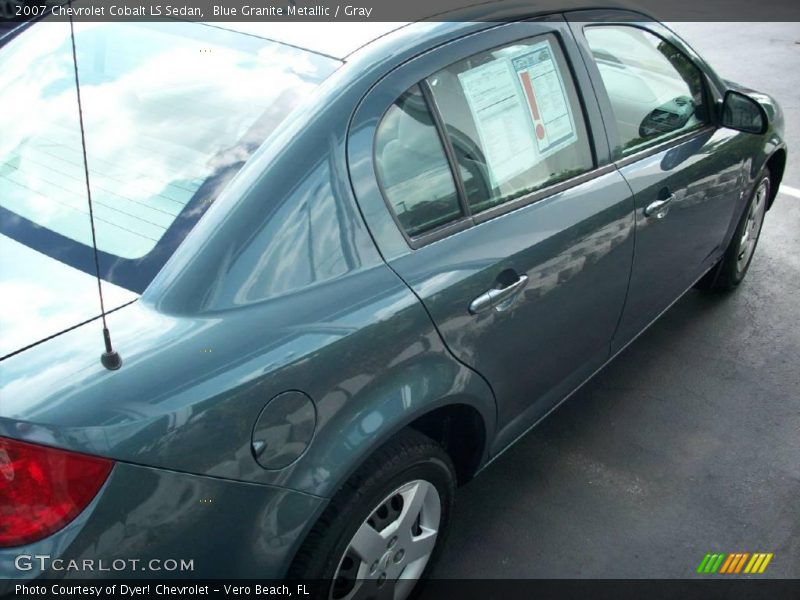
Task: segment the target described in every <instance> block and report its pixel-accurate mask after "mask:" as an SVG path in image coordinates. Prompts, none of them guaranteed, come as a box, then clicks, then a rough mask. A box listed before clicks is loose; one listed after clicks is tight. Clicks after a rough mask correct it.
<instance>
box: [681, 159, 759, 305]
mask: <svg viewBox="0 0 800 600" xmlns="http://www.w3.org/2000/svg"><path fill="white" fill-rule="evenodd" d="M771 185H772V181H771V179H770V173H769V170H768V169H764V171H763V172H762V174H761V176H760V177H759V178H758V179H757V180H756V184H755V185H754V186H753V192H752V193H751V194H750V198H749V199H748V201H747V204H746V205H745V207H744V210H743V211H742V216H741V217H740V219H739V224H738V225H737V227H736V231H735V232H734V234H733V237H732V238H731V241H730V243H729V244H728V248H727V249H726V250H725V254H723V256H722V259H721V260H720V261H719V263H718V264H717V266H716V267H714V268H713V269H711V270H710V271H709V272H708V273H706V274H705V276H704V277H703V278H702V279H700V281H698V282H697V284H696V285H695V287H696V288H698V289H700V290H707V291H712V292H730V291H731V290H734V289H736V288H737V287H738V286H739V284H740V283H741V282H742V280H743V279H744V277H745V275H747V271H748V269H749V268H750V263H751V262H752V261H753V256H755V251H756V247H757V246H758V240H759V238H760V237H761V228H762V225H763V221H764V213H765V212H766V205H767V202H768V201H769V196H770V191H771ZM759 199H760V200H759ZM759 201H760V202H763V207H761V208H760V209H759V211H760V213H759V214H760V217H758V218H759V221H758V226H757V228H756V229H755V237H754V239H752V240H749V241H752V248H750V249H749V252H748V254H747V256H743V254H744V252H745V251H746V242H745V243H743V241H744V240H745V238H744V235H745V231H746V230H747V229H748V227H749V226H750V225H751V222H750V217H751V214H752V210H753V209H754V206H758V202H759ZM740 257H742V258H740Z"/></svg>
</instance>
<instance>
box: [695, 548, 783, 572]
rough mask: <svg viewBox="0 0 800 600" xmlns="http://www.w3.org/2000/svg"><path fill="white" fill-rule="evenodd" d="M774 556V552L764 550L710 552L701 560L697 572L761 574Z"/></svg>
mask: <svg viewBox="0 0 800 600" xmlns="http://www.w3.org/2000/svg"><path fill="white" fill-rule="evenodd" d="M772 556H773V554H772V553H764V552H754V553H753V554H750V553H749V552H734V553H732V554H724V553H718V554H711V553H709V554H706V555H705V556H704V557H703V560H702V561H700V565H699V566H698V567H697V572H698V573H702V574H708V575H713V574H714V573H719V574H720V575H737V574H740V573H741V574H745V573H748V574H760V573H763V572H764V571H765V570H766V568H767V565H768V564H769V562H770V561H771V560H772Z"/></svg>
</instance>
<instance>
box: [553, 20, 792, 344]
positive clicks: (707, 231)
mask: <svg viewBox="0 0 800 600" xmlns="http://www.w3.org/2000/svg"><path fill="white" fill-rule="evenodd" d="M566 18H567V20H568V22H569V23H570V27H571V29H572V32H573V34H574V36H575V40H576V43H577V46H578V48H579V49H580V53H581V56H582V57H583V62H584V64H585V65H586V67H587V69H588V71H589V75H590V77H591V81H592V87H593V89H594V92H595V95H596V97H597V99H598V104H599V106H600V109H601V112H602V115H603V119H604V122H605V129H606V131H607V132H608V136H609V146H610V147H611V149H612V155H613V157H614V164H615V165H616V166H617V168H618V169H619V172H620V173H621V174H622V175H623V176H624V178H625V180H626V181H627V182H628V184H629V185H630V187H631V191H632V192H633V194H634V198H635V214H636V244H635V246H636V250H635V253H634V261H633V268H632V271H631V281H630V287H629V291H628V296H627V299H626V303H625V310H624V313H623V316H622V318H621V320H620V324H619V328H618V331H617V333H616V334H615V336H614V341H613V343H612V348H611V349H612V352H614V353H615V352H617V351H618V350H620V349H621V348H623V347H624V346H625V345H626V344H627V343H629V342H630V341H631V340H632V339H634V338H635V337H636V336H637V335H639V333H641V331H642V330H643V329H644V328H646V327H647V326H648V325H649V324H650V323H651V322H652V321H653V320H654V319H655V318H656V317H658V315H660V314H661V313H662V312H663V311H664V310H665V309H666V308H668V307H669V306H670V305H671V304H672V303H673V302H674V300H675V299H676V298H678V297H680V296H681V295H682V294H683V292H685V291H686V290H687V289H688V288H689V287H691V286H692V285H693V284H694V283H695V282H696V281H697V280H698V279H699V278H700V277H701V276H702V275H704V274H705V273H706V272H707V271H708V270H709V269H710V268H711V267H713V266H714V265H715V264H716V263H717V261H719V259H720V258H721V256H722V254H723V253H724V251H725V248H727V246H728V243H729V241H730V239H731V236H732V235H733V231H734V230H735V229H736V226H737V224H738V220H739V216H740V215H741V213H742V210H743V209H744V206H745V204H746V202H747V200H748V198H749V197H750V193H751V190H752V189H753V185H754V183H755V178H756V176H757V174H758V173H759V172H760V171H761V169H762V168H763V165H764V163H765V162H766V159H767V158H768V156H769V155H770V154H771V152H770V150H768V148H767V147H768V146H769V145H770V144H771V142H770V140H772V139H773V136H774V133H769V132H768V134H767V135H766V136H764V138H766V144H765V139H762V136H755V135H751V134H747V133H740V132H737V131H733V130H730V129H724V128H721V127H719V126H718V124H717V114H716V113H717V109H718V107H719V106H720V105H721V102H722V100H723V92H722V91H721V90H724V89H726V88H728V87H730V86H729V85H728V84H727V83H726V82H723V81H722V79H720V77H719V76H718V75H717V74H716V73H715V72H714V70H713V69H712V68H711V67H710V66H709V65H708V64H707V63H706V62H705V61H704V60H703V59H702V58H701V57H699V56H698V55H697V54H696V53H695V52H694V50H692V49H691V47H689V46H688V45H687V44H686V43H685V42H683V40H681V39H680V38H679V37H678V36H677V35H675V34H674V32H672V31H671V30H670V29H669V28H667V27H665V26H664V25H662V24H660V23H656V22H654V21H649V20H646V19H645V18H644V17H643V16H642V15H638V14H632V13H629V12H626V11H618V10H587V11H576V12H572V13H568V14H567V15H566ZM597 24H604V25H612V24H613V25H626V26H631V27H637V28H641V29H643V30H645V31H649V32H650V33H652V34H655V35H657V36H659V37H661V38H662V39H665V40H666V41H668V42H669V43H670V44H672V45H674V46H676V47H677V48H678V49H679V50H680V51H681V52H682V53H684V54H685V55H686V56H687V57H689V58H690V59H691V60H692V62H693V63H694V64H695V65H697V66H698V67H699V68H700V69H701V70H702V71H703V72H704V73H705V76H706V92H707V100H708V102H709V104H710V105H711V107H712V110H711V113H712V114H711V118H710V123H709V124H708V126H707V127H705V128H703V129H700V130H697V131H693V132H690V133H688V134H686V135H683V136H681V137H679V138H677V139H673V140H669V141H667V142H665V143H663V144H662V145H660V146H656V147H654V148H649V149H645V150H643V151H641V152H638V153H634V154H632V155H630V156H627V157H624V158H623V156H622V148H621V143H620V136H619V133H618V131H617V125H616V121H615V116H614V112H613V110H612V108H611V102H610V100H609V97H608V94H607V93H606V91H605V87H604V84H603V81H602V78H601V75H600V71H599V69H598V66H597V64H596V63H595V61H594V58H593V55H592V51H591V49H590V47H589V44H588V43H587V41H586V38H585V37H584V29H585V28H586V27H590V26H592V25H597ZM756 99H758V100H759V101H761V102H762V103H767V104H769V103H770V100H771V99H769V98H768V97H763V96H762V97H760V98H759V97H757V96H756ZM773 102H774V101H773ZM768 112H771V113H772V114H771V116H770V117H771V120H772V126H771V129H772V131H773V132H774V131H775V130H776V129H777V130H779V129H780V128H781V127H782V116H781V115H780V114H779V109H776V108H773V109H772V110H771V111H768ZM772 144H774V145H775V148H774V149H772V151H774V150H775V149H777V147H778V144H776V143H775V141H774V140H773V142H772ZM668 197H672V198H673V200H671V201H670V203H669V208H668V212H667V213H666V216H664V218H663V219H657V218H654V217H646V216H645V215H644V210H645V208H646V207H647V206H648V205H650V204H651V203H653V202H655V201H658V200H663V199H665V198H668Z"/></svg>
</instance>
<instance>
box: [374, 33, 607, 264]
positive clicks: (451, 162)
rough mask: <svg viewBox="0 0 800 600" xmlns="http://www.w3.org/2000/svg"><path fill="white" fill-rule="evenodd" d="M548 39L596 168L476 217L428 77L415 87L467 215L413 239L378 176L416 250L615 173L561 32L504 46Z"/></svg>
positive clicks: (400, 228)
mask: <svg viewBox="0 0 800 600" xmlns="http://www.w3.org/2000/svg"><path fill="white" fill-rule="evenodd" d="M545 36H553V37H555V38H556V43H557V44H558V45H559V50H560V51H561V54H562V56H563V58H564V61H565V63H566V67H567V73H566V75H568V76H569V77H570V78H571V82H572V85H573V87H574V88H575V93H576V95H577V98H578V104H579V106H580V111H581V117H582V118H583V123H584V127H585V128H586V140H585V143H586V144H588V146H589V151H590V152H591V155H592V165H593V166H592V168H591V169H589V170H588V171H586V172H584V173H581V174H579V175H575V176H573V177H570V178H569V179H565V180H564V181H559V182H557V183H553V184H551V185H548V186H546V187H543V188H540V189H537V190H534V191H532V192H529V193H527V194H522V195H520V196H517V197H516V198H514V199H512V200H507V201H505V202H503V203H502V204H498V205H497V206H493V207H491V208H488V209H486V210H484V211H481V212H478V213H473V212H472V208H471V207H470V206H469V202H468V199H467V196H466V191H465V187H464V181H463V179H462V177H461V172H460V170H459V169H458V162H457V160H456V157H455V151H454V149H453V146H452V142H451V141H450V138H449V136H448V135H447V131H446V129H445V127H444V120H443V118H442V115H441V112H440V111H439V107H438V105H437V104H436V101H435V100H434V98H433V94H432V92H431V89H430V87H429V84H428V81H427V80H428V77H430V76H431V75H432V73H431V74H429V75H427V76H426V77H424V78H423V79H421V80H420V81H418V82H417V83H416V84H415V85H417V86H419V88H420V90H421V92H422V96H423V98H424V100H425V103H426V105H427V108H428V111H429V112H430V114H431V117H432V120H433V123H434V126H435V127H436V131H437V134H438V135H439V139H440V141H441V143H442V146H443V148H444V154H445V157H446V159H447V162H448V166H449V167H450V173H451V175H452V177H453V182H454V184H455V188H456V194H457V196H458V200H459V205H460V206H461V210H462V212H463V215H462V217H461V218H460V219H457V220H455V221H450V222H449V223H446V224H444V225H441V226H439V227H437V228H435V229H432V230H431V231H429V232H426V233H423V234H421V235H417V236H413V237H412V236H409V235H408V233H407V232H406V230H405V228H404V227H403V226H402V225H401V224H400V221H399V219H398V217H397V214H396V213H395V211H394V210H393V209H392V206H391V203H390V202H389V198H388V196H387V195H386V193H385V188H384V187H383V184H382V183H381V181H380V177H378V176H377V173H376V174H375V175H376V181H377V183H378V189H379V191H380V193H381V195H382V196H383V201H384V204H385V205H386V208H387V209H388V210H389V213H390V215H391V217H392V220H393V221H394V223H395V225H396V226H397V228H398V229H399V231H400V233H401V235H402V236H403V238H404V239H405V241H406V243H407V244H408V245H409V247H410V248H411V249H412V250H418V249H419V248H422V247H424V246H427V245H429V244H432V243H434V242H437V241H439V240H441V239H444V238H446V237H449V236H451V235H454V234H456V233H459V232H461V231H464V230H466V229H469V228H471V227H473V226H475V225H480V224H481V223H485V222H486V221H490V220H492V219H494V218H496V217H499V216H501V215H504V214H506V213H509V212H513V211H515V210H518V209H520V208H523V207H525V206H527V205H529V204H533V203H535V202H539V201H540V200H543V199H545V198H548V197H550V196H553V195H556V194H559V193H561V192H564V191H567V190H569V189H571V188H573V187H577V186H579V185H581V184H583V183H586V182H587V181H591V180H592V179H596V178H598V177H602V176H603V175H606V174H607V173H610V172H611V171H613V170H614V169H615V166H614V164H613V162H609V163H608V164H604V165H600V164H599V159H598V152H597V148H596V147H595V143H594V131H593V129H592V124H591V119H589V117H588V114H587V107H586V98H585V97H584V96H585V93H584V91H583V90H582V88H581V85H580V82H579V81H578V78H577V76H576V74H575V70H574V65H573V64H572V60H571V57H570V55H569V52H568V51H567V50H566V48H565V47H564V41H563V40H562V39H561V37H562V36H561V35H560V32H559V31H557V30H552V31H548V32H545V33H539V34H536V35H533V36H526V37H521V38H519V40H515V41H510V42H506V43H505V44H503V45H508V44H513V43H515V42H518V41H521V40H529V39H530V40H535V39H537V38H542V37H545ZM498 47H502V46H498ZM562 75H563V74H562ZM411 87H413V86H411ZM391 106H392V105H390V106H389V108H391ZM389 108H387V109H386V111H388V110H389ZM385 114H386V112H384V114H383V115H382V116H381V118H380V120H379V125H378V127H376V128H375V137H377V132H378V129H379V128H380V122H382V121H383V118H384V116H385ZM375 148H376V144H375V140H374V139H373V147H372V154H373V164H375V162H374V161H375Z"/></svg>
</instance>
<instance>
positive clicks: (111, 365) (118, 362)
mask: <svg viewBox="0 0 800 600" xmlns="http://www.w3.org/2000/svg"><path fill="white" fill-rule="evenodd" d="M69 7H70V8H72V2H71V1H70V2H69ZM69 32H70V38H71V40H72V64H73V66H74V67H75V89H76V91H77V93H78V121H79V122H80V126H81V146H82V148H83V171H84V173H85V175H86V197H87V199H88V200H89V222H90V223H91V225H92V248H93V250H94V270H95V275H96V276H97V292H98V294H99V295H100V316H101V317H102V319H103V341H104V342H105V348H106V349H105V352H103V354H102V355H101V356H100V362H101V363H103V366H104V367H105V368H106V369H108V370H110V371H116V370H117V369H119V368H120V367H121V366H122V359H121V358H120V356H119V354H117V352H116V351H115V350H114V348H113V347H112V346H111V333H110V332H109V331H108V324H107V323H106V307H105V303H104V302H103V283H102V281H101V279H100V259H99V258H98V253H97V235H96V233H95V229H94V210H92V188H91V186H90V185H89V161H88V159H87V158H86V133H85V131H84V128H83V106H82V105H81V83H80V80H79V78H78V53H77V51H76V50H75V25H74V24H73V21H72V14H70V16H69Z"/></svg>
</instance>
